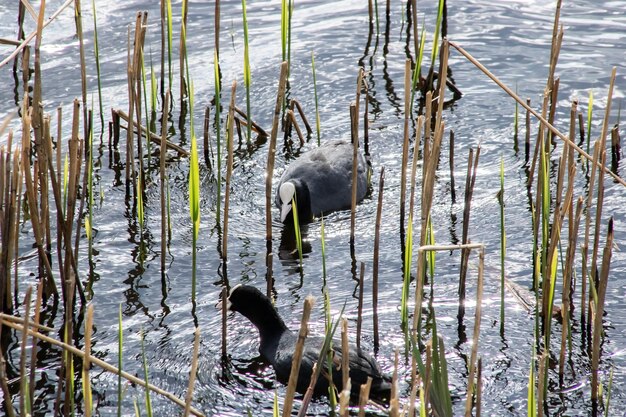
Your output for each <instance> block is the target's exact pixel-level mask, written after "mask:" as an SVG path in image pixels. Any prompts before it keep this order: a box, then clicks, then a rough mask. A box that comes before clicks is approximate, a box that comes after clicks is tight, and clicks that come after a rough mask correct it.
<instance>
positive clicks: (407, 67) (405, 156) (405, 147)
mask: <svg viewBox="0 0 626 417" xmlns="http://www.w3.org/2000/svg"><path fill="white" fill-rule="evenodd" d="M410 119H411V60H410V59H408V58H407V59H406V60H405V61H404V123H403V136H402V138H403V140H402V163H401V169H402V172H401V174H400V233H401V234H402V236H404V220H405V219H404V215H405V205H406V174H407V172H406V171H407V164H408V161H409V120H410ZM403 245H404V243H403Z"/></svg>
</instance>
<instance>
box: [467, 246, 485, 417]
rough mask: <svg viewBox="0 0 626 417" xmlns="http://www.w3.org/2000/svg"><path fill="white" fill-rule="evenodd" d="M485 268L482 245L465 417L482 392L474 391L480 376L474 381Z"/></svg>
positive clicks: (479, 253)
mask: <svg viewBox="0 0 626 417" xmlns="http://www.w3.org/2000/svg"><path fill="white" fill-rule="evenodd" d="M484 270H485V247H484V246H481V247H480V249H479V252H478V282H477V285H476V310H475V312H474V334H473V336H472V351H471V354H470V366H469V377H468V382H467V401H466V402H465V417H471V415H472V404H473V400H476V401H478V400H479V398H480V394H479V393H478V392H475V391H474V390H475V389H476V387H475V385H479V384H480V376H479V377H478V382H476V381H474V378H475V376H476V367H477V366H478V365H479V363H480V362H477V358H478V339H479V338H480V322H481V319H482V305H483V281H484V278H483V275H484ZM478 360H479V359H478ZM474 396H475V398H474ZM477 414H480V411H479V409H477Z"/></svg>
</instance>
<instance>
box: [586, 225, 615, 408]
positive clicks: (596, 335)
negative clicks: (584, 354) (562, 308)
mask: <svg viewBox="0 0 626 417" xmlns="http://www.w3.org/2000/svg"><path fill="white" fill-rule="evenodd" d="M612 253H613V217H611V218H610V219H609V226H608V232H607V236H606V245H605V247H604V251H603V254H602V270H601V271H600V277H599V285H598V299H597V302H596V303H595V315H594V317H593V342H592V349H593V352H592V360H591V399H592V401H597V399H598V395H599V392H598V366H599V363H600V337H601V336H602V333H603V327H602V318H603V316H604V300H605V297H606V288H607V284H608V280H609V268H610V266H611V255H612ZM590 320H591V318H590Z"/></svg>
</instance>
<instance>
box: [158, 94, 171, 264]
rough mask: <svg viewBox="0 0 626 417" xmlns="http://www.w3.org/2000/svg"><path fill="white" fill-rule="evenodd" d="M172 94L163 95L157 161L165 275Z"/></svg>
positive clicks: (162, 256) (162, 261)
mask: <svg viewBox="0 0 626 417" xmlns="http://www.w3.org/2000/svg"><path fill="white" fill-rule="evenodd" d="M171 96H172V93H171V91H170V90H169V89H168V90H167V92H166V93H165V101H164V104H163V113H162V116H161V150H160V154H159V156H160V158H159V159H160V160H159V177H160V180H161V184H160V188H161V193H160V194H161V273H162V274H164V273H165V255H166V252H167V215H168V213H167V210H166V204H165V197H166V196H165V186H166V185H165V181H166V178H165V158H166V157H167V149H166V146H165V145H164V144H166V143H167V126H168V124H169V114H170V113H169V106H170V99H171Z"/></svg>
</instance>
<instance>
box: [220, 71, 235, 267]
mask: <svg viewBox="0 0 626 417" xmlns="http://www.w3.org/2000/svg"><path fill="white" fill-rule="evenodd" d="M236 92H237V81H233V85H232V87H231V89H230V105H229V107H228V124H227V127H226V130H227V140H228V158H227V159H226V191H225V193H224V228H223V233H222V259H223V260H224V261H226V259H227V258H228V211H229V208H230V180H231V178H232V175H233V141H234V131H233V128H234V123H235V94H236Z"/></svg>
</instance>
